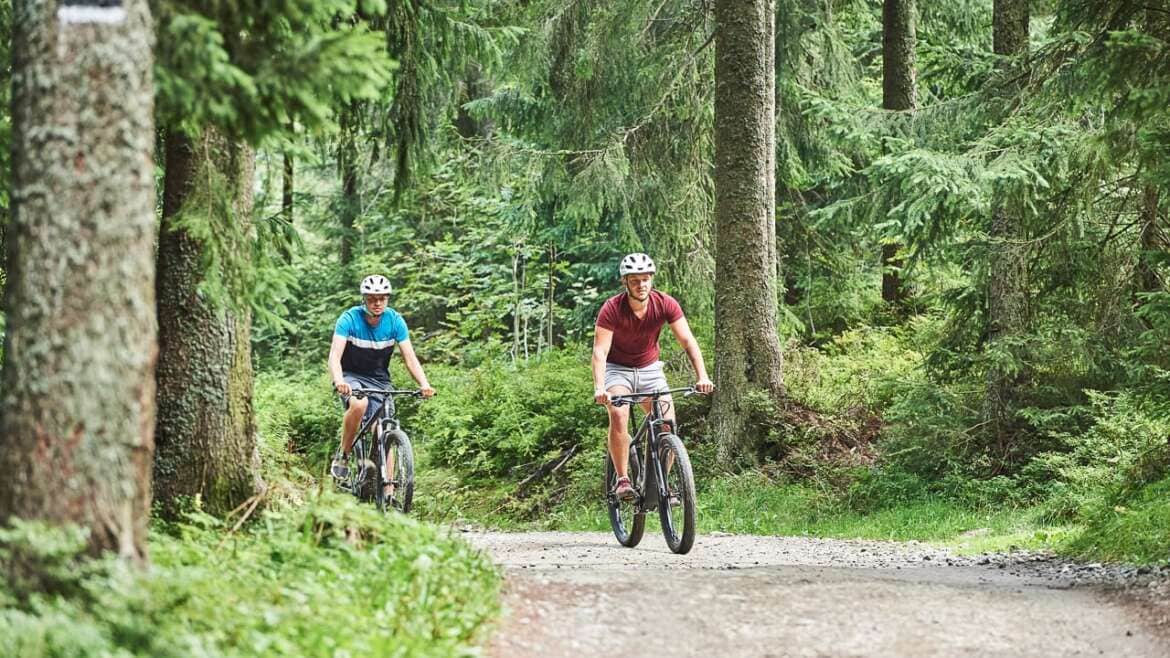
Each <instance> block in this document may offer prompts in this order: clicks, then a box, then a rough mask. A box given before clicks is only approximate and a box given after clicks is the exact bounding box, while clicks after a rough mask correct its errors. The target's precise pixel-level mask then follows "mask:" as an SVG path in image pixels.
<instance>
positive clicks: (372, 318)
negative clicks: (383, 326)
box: [362, 310, 386, 327]
mask: <svg viewBox="0 0 1170 658" xmlns="http://www.w3.org/2000/svg"><path fill="white" fill-rule="evenodd" d="M382 315H386V314H385V313H383V314H382ZM382 315H370V314H369V313H368V312H366V311H364V310H363V311H362V316H363V317H364V318H365V319H366V324H368V325H370V326H371V327H376V326H378V323H380V322H381V321H382Z"/></svg>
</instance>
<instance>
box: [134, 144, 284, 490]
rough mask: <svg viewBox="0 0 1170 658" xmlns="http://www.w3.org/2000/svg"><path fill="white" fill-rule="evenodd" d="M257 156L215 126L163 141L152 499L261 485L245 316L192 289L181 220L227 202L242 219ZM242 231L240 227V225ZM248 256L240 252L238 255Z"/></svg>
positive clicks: (193, 272)
mask: <svg viewBox="0 0 1170 658" xmlns="http://www.w3.org/2000/svg"><path fill="white" fill-rule="evenodd" d="M254 164H255V154H254V151H252V149H251V148H250V147H247V146H244V145H242V144H240V143H236V142H232V141H229V140H227V139H225V138H223V137H222V136H220V135H218V134H216V133H215V132H213V131H210V130H209V131H207V132H205V133H204V135H203V136H202V137H200V138H198V139H197V140H194V141H193V140H191V139H190V138H188V137H186V136H185V135H183V134H181V133H178V132H173V133H171V134H168V135H167V137H166V175H165V180H164V192H163V194H164V197H163V221H162V228H161V235H160V236H159V249H158V320H159V348H160V354H159V365H158V408H159V413H158V425H157V431H156V442H157V446H158V447H157V451H158V454H157V457H156V459H155V465H154V475H155V489H156V497H157V498H158V499H159V500H160V501H162V502H163V503H164V505H165V506H167V507H168V508H169V507H170V506H172V505H173V504H174V503H175V502H176V498H178V497H180V496H195V495H199V496H201V497H202V499H203V501H204V505H205V508H206V509H208V510H210V511H212V512H224V511H227V510H230V509H232V508H234V507H235V506H237V505H239V504H240V503H241V502H243V501H244V500H246V499H247V498H248V497H250V496H252V495H253V494H255V493H256V492H257V491H258V490H259V489H260V488H261V486H262V482H261V480H260V477H259V456H258V452H257V448H256V437H255V434H256V432H255V420H254V416H253V409H252V384H253V377H252V351H251V342H250V337H251V314H250V313H249V312H248V311H247V310H246V309H233V310H224V309H223V308H219V307H218V306H217V305H215V304H213V303H212V302H211V301H210V300H208V299H206V298H205V297H204V296H203V295H202V294H200V291H199V284H200V282H202V281H203V278H204V274H203V266H204V265H203V249H204V247H203V245H201V244H200V243H199V241H198V240H196V239H195V238H194V237H192V235H191V234H190V233H189V232H188V231H187V230H186V229H184V228H183V227H182V226H181V225H179V224H178V220H179V219H180V218H181V217H183V216H188V215H189V214H190V213H204V214H206V213H216V212H223V211H224V210H226V209H229V208H230V212H231V214H232V215H233V217H232V218H231V221H236V222H248V221H249V216H250V214H251V210H252V176H253V171H254ZM245 233H246V227H245ZM241 257H246V256H241Z"/></svg>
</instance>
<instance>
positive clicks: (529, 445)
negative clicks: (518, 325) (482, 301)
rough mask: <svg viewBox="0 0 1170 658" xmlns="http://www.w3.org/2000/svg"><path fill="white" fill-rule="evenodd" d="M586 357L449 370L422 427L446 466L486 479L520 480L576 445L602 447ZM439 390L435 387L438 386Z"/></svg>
mask: <svg viewBox="0 0 1170 658" xmlns="http://www.w3.org/2000/svg"><path fill="white" fill-rule="evenodd" d="M587 355H588V352H586V351H584V350H560V351H554V352H548V353H546V354H544V355H541V356H540V357H538V358H536V359H533V360H532V361H531V362H530V363H529V364H528V365H518V366H514V365H512V364H505V363H500V362H491V363H488V364H485V365H483V366H481V367H479V368H477V369H475V370H472V371H460V370H454V369H448V370H443V371H442V372H443V374H442V375H441V378H440V379H439V380H438V381H440V382H441V385H442V392H441V395H442V400H441V401H442V404H427V405H422V406H421V407H420V410H419V413H418V416H417V419H416V420H415V424H416V427H417V428H418V429H419V430H420V431H421V432H422V433H423V434H425V435H426V436H427V437H428V439H429V443H428V450H429V451H430V454H431V455H432V456H433V457H434V458H435V459H436V460H438V461H439V462H440V463H442V464H446V465H449V466H458V467H459V469H460V470H462V471H463V472H465V473H468V474H471V475H474V476H481V477H492V476H494V477H498V476H504V475H509V474H515V473H514V472H517V471H519V470H520V468H521V467H526V466H532V467H533V468H535V465H536V464H537V463H538V462H541V461H544V460H545V459H547V458H548V457H549V456H550V455H551V453H553V452H554V451H559V450H564V449H566V448H569V447H571V446H582V447H585V446H597V445H602V444H603V442H604V436H605V416H604V412H603V411H602V410H601V409H600V408H599V407H598V406H597V405H596V404H594V403H593V384H592V380H591V378H590V374H589V363H588V360H587V358H588V356H587ZM439 385H440V384H436V386H439Z"/></svg>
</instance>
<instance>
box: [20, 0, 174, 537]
mask: <svg viewBox="0 0 1170 658" xmlns="http://www.w3.org/2000/svg"><path fill="white" fill-rule="evenodd" d="M122 6H123V8H124V9H125V12H126V15H125V17H124V19H123V20H121V21H120V22H116V23H111V24H93V23H61V22H60V21H59V20H58V18H57V15H56V14H57V3H55V2H30V1H27V0H24V1H20V2H17V3H15V5H14V7H13V19H14V43H13V46H14V47H13V64H14V66H13V73H14V75H13V92H14V94H13V119H14V122H13V123H14V134H13V138H14V139H13V144H14V159H13V185H12V205H13V214H12V223H11V226H10V229H9V234H8V236H7V239H8V250H9V251H8V266H9V268H10V270H9V279H8V282H7V289H6V298H5V304H4V308H5V312H6V314H7V322H8V329H7V334H6V335H5V344H4V354H5V361H4V369H3V374H2V375H0V468H2V469H3V473H4V475H3V477H0V524H4V523H6V522H7V521H8V520H9V519H11V518H13V517H18V516H19V517H23V518H31V519H42V520H46V521H49V522H51V523H69V522H73V523H77V524H80V525H81V526H83V527H86V528H88V529H89V531H90V545H91V548H92V549H93V550H94V551H95V552H97V551H105V550H110V551H117V552H118V553H119V554H121V555H123V556H125V557H128V558H130V559H134V560H137V559H143V558H145V556H146V525H147V518H148V514H149V511H150V463H151V456H152V454H153V448H154V444H153V440H152V430H153V426H154V377H153V375H154V368H155V360H156V356H157V342H156V335H157V332H156V324H155V318H154V276H155V269H154V239H155V216H154V198H155V194H154V164H153V153H154V120H153V98H154V92H153V78H152V71H151V61H152V59H151V48H152V45H153V41H154V37H153V24H152V21H151V17H150V11H149V9H148V7H147V3H146V2H144V1H143V0H125V2H124V3H123V5H122Z"/></svg>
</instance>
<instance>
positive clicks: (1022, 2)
mask: <svg viewBox="0 0 1170 658" xmlns="http://www.w3.org/2000/svg"><path fill="white" fill-rule="evenodd" d="M1029 1H1030V0H995V2H994V3H993V6H992V21H993V23H992V48H994V49H995V54H997V55H1005V56H1009V57H1011V56H1015V55H1021V54H1023V53H1026V52H1028V30H1029V27H1028V25H1029V20H1030V16H1031V11H1030V9H1029Z"/></svg>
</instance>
